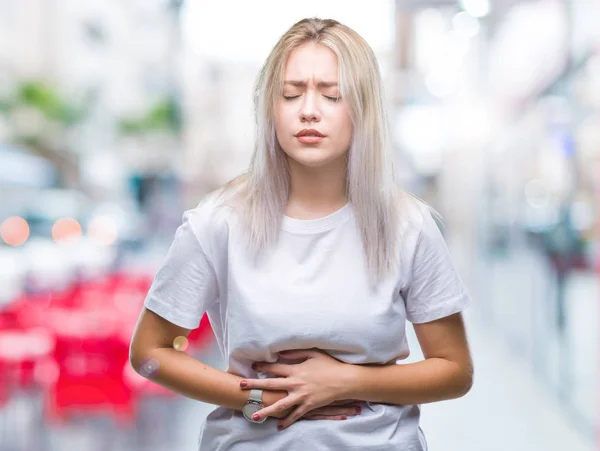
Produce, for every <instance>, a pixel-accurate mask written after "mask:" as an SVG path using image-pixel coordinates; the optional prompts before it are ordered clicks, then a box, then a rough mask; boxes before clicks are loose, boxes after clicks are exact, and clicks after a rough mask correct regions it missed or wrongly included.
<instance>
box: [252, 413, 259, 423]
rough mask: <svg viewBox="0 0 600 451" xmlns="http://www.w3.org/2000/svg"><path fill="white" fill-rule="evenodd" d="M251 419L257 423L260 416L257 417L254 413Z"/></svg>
mask: <svg viewBox="0 0 600 451" xmlns="http://www.w3.org/2000/svg"><path fill="white" fill-rule="evenodd" d="M252 419H253V420H254V421H258V420H260V415H258V414H257V413H255V414H254V415H252Z"/></svg>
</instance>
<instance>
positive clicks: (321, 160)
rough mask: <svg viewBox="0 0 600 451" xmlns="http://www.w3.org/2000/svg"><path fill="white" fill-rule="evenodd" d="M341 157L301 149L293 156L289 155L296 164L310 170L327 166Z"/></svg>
mask: <svg viewBox="0 0 600 451" xmlns="http://www.w3.org/2000/svg"><path fill="white" fill-rule="evenodd" d="M341 157H343V155H331V154H329V153H327V152H323V151H317V152H315V151H314V150H313V149H300V150H298V151H297V152H294V153H293V154H291V155H290V154H288V158H290V159H291V160H293V161H294V162H295V163H296V164H299V165H301V166H306V167H309V168H319V167H323V166H327V165H329V164H331V163H333V162H335V161H336V160H338V159H339V158H341Z"/></svg>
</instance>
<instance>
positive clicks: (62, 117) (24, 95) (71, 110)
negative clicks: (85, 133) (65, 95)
mask: <svg viewBox="0 0 600 451" xmlns="http://www.w3.org/2000/svg"><path fill="white" fill-rule="evenodd" d="M17 102H18V103H19V104H21V105H27V106H30V107H33V108H36V109H37V110H39V111H40V112H41V113H42V114H43V115H44V116H46V117H47V118H48V119H51V120H54V121H57V122H60V123H61V124H64V125H66V126H69V125H74V124H75V123H77V122H78V121H79V120H80V119H81V118H82V116H83V111H82V110H81V109H79V108H76V107H74V106H73V105H70V104H68V103H67V102H66V101H64V100H63V99H61V98H60V96H59V95H58V94H57V93H56V92H55V91H54V90H53V89H52V88H51V87H50V86H49V85H47V84H45V83H43V82H25V83H22V84H21V85H20V86H19V88H18V90H17Z"/></svg>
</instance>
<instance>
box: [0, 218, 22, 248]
mask: <svg viewBox="0 0 600 451" xmlns="http://www.w3.org/2000/svg"><path fill="white" fill-rule="evenodd" d="M0 236H1V237H2V239H3V240H4V242H5V243H6V244H8V245H9V246H20V245H22V244H23V243H25V241H27V238H29V224H27V221H25V219H23V218H21V217H19V216H11V217H10V218H7V219H5V220H4V222H3V223H2V225H0Z"/></svg>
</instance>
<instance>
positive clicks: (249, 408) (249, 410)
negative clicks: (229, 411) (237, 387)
mask: <svg viewBox="0 0 600 451" xmlns="http://www.w3.org/2000/svg"><path fill="white" fill-rule="evenodd" d="M261 409H262V407H261V406H259V405H258V404H251V403H249V404H246V405H245V406H244V408H243V409H242V412H243V413H244V416H245V417H246V419H248V420H250V421H252V422H254V423H262V422H263V421H264V420H265V419H263V420H262V421H254V420H253V419H252V415H254V414H255V413H256V412H258V411H259V410H261Z"/></svg>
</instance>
